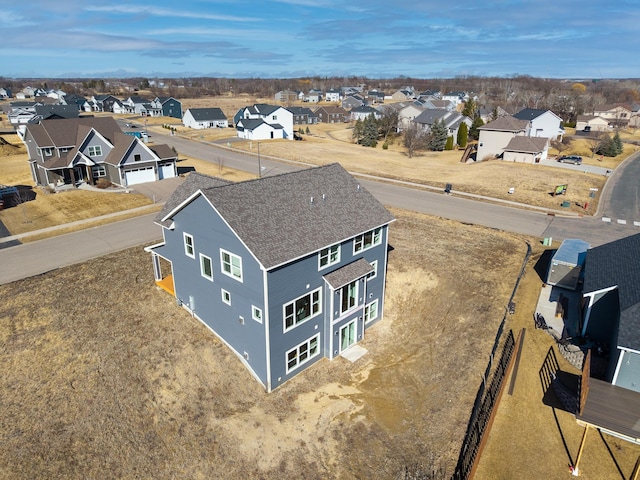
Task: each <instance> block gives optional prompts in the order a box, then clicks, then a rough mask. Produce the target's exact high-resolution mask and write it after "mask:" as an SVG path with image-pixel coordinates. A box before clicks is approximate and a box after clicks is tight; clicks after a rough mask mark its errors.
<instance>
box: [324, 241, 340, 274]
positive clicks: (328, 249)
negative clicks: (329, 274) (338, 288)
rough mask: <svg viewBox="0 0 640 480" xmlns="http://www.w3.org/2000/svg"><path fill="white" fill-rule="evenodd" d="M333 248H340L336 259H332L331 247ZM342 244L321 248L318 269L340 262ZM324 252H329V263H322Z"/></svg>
mask: <svg viewBox="0 0 640 480" xmlns="http://www.w3.org/2000/svg"><path fill="white" fill-rule="evenodd" d="M333 248H337V249H338V255H337V257H336V259H335V261H333V262H332V261H331V249H333ZM340 250H341V249H340V244H339V243H336V244H335V245H331V246H330V247H327V248H323V249H322V250H320V251H319V252H318V270H324V269H325V268H328V267H330V266H331V265H335V264H336V263H340V256H341V251H340ZM322 252H327V255H326V257H327V263H326V265H322V257H323V255H322Z"/></svg>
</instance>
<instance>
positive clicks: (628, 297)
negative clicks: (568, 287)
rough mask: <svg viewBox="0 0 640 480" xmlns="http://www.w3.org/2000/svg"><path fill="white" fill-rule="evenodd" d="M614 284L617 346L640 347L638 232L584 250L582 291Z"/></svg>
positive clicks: (639, 259) (639, 348) (636, 348)
mask: <svg viewBox="0 0 640 480" xmlns="http://www.w3.org/2000/svg"><path fill="white" fill-rule="evenodd" d="M616 285H617V287H618V300H619V302H620V325H619V331H618V345H619V346H621V347H627V348H632V349H634V350H640V233H638V234H635V235H632V236H630V237H626V238H622V239H620V240H616V241H614V242H610V243H606V244H604V245H601V246H599V247H595V248H592V249H590V250H588V251H587V258H586V261H585V268H584V285H583V291H584V292H585V293H589V292H595V291H599V290H603V289H606V288H610V287H613V286H616Z"/></svg>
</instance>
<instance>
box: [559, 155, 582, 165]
mask: <svg viewBox="0 0 640 480" xmlns="http://www.w3.org/2000/svg"><path fill="white" fill-rule="evenodd" d="M558 162H560V163H573V164H574V165H580V164H582V157H581V156H580V155H562V156H561V157H558Z"/></svg>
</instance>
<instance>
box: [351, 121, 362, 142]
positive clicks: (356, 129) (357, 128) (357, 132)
mask: <svg viewBox="0 0 640 480" xmlns="http://www.w3.org/2000/svg"><path fill="white" fill-rule="evenodd" d="M363 130H364V125H363V123H362V120H360V119H358V120H356V123H355V125H354V126H353V132H352V133H351V140H353V141H354V142H355V143H360V140H362V132H363Z"/></svg>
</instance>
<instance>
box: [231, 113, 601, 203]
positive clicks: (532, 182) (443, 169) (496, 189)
mask: <svg viewBox="0 0 640 480" xmlns="http://www.w3.org/2000/svg"><path fill="white" fill-rule="evenodd" d="M310 131H311V135H304V138H305V141H302V142H291V141H289V140H270V141H264V142H260V153H261V154H262V155H264V156H274V157H279V158H286V159H290V160H295V161H301V162H306V163H311V164H316V165H324V164H327V163H331V162H339V163H340V164H342V165H343V166H344V167H345V168H346V169H347V170H349V171H351V172H358V173H366V174H371V175H379V176H382V177H388V178H394V179H399V180H405V181H410V182H416V183H419V184H425V185H432V186H437V187H441V188H444V186H445V184H446V183H451V184H453V188H454V190H459V191H462V192H467V193H474V194H478V195H486V196H489V197H493V198H499V199H503V200H510V201H515V202H520V203H524V204H528V205H535V206H539V207H544V208H549V209H556V210H559V209H560V204H561V203H562V201H569V202H570V203H571V207H570V208H569V209H567V211H572V212H575V213H587V214H589V213H593V212H595V209H596V206H597V200H598V198H595V199H590V197H589V194H590V193H591V190H590V189H591V188H597V189H598V192H600V191H601V190H602V187H603V185H604V182H605V177H604V176H601V175H595V174H588V173H584V172H581V171H575V170H568V169H560V168H554V167H546V166H542V165H528V164H515V163H506V162H502V161H500V160H493V161H488V162H478V163H472V164H462V163H460V158H461V156H462V151H459V150H454V151H448V152H421V153H420V154H419V155H416V156H414V157H413V158H409V157H408V156H407V155H406V154H405V151H404V148H403V147H402V146H400V145H399V144H398V140H396V141H395V142H394V143H392V144H391V146H390V147H389V149H388V150H383V149H382V147H381V144H378V146H377V147H376V148H368V147H362V146H359V145H355V144H353V143H351V141H350V139H351V130H350V127H349V125H348V124H346V125H345V124H318V125H312V126H310ZM233 145H234V147H236V148H239V149H242V150H246V151H251V150H252V151H255V150H256V142H249V141H246V142H237V143H234V144H233ZM565 183H566V184H568V185H569V188H568V190H567V194H566V195H565V196H563V197H562V198H561V199H558V198H557V197H555V198H554V197H552V196H551V195H550V193H551V192H552V191H553V188H554V187H555V186H556V185H560V184H565ZM511 187H515V193H514V194H509V193H508V191H509V188H511ZM594 200H595V201H594ZM586 201H588V202H589V203H590V206H589V209H588V210H587V211H586V212H585V211H584V210H583V209H582V208H581V207H580V206H579V205H582V204H584V202H586Z"/></svg>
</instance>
